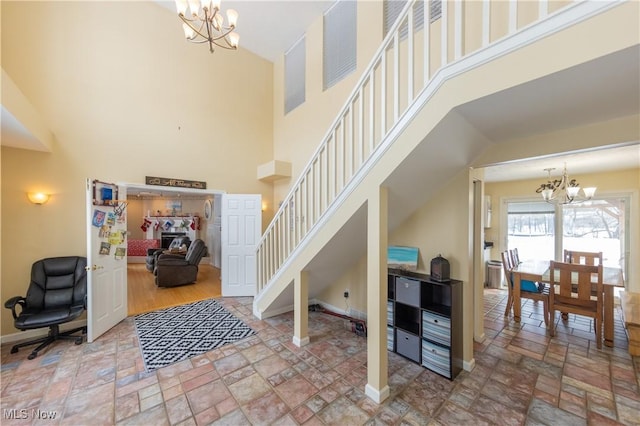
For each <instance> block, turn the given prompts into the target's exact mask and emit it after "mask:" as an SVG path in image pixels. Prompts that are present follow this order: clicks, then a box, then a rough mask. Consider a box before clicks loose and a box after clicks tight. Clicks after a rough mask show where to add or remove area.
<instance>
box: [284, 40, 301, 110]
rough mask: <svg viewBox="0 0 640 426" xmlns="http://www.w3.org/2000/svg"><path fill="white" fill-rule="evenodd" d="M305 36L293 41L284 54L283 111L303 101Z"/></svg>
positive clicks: (293, 107) (292, 108)
mask: <svg viewBox="0 0 640 426" xmlns="http://www.w3.org/2000/svg"><path fill="white" fill-rule="evenodd" d="M305 56H306V47H305V38H304V37H302V38H301V39H300V40H298V41H297V42H295V43H294V44H293V46H291V48H290V49H289V50H288V51H287V52H285V54H284V91H285V94H284V113H285V114H288V113H289V112H290V111H293V110H294V109H295V108H296V107H298V106H299V105H301V104H302V103H304V101H305V82H306V79H305V73H306V67H305Z"/></svg>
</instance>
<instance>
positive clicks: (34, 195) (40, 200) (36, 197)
mask: <svg viewBox="0 0 640 426" xmlns="http://www.w3.org/2000/svg"><path fill="white" fill-rule="evenodd" d="M27 197H29V201H31V202H32V203H33V204H44V203H46V202H47V201H49V194H45V193H42V192H29V193H27Z"/></svg>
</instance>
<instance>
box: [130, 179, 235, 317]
mask: <svg viewBox="0 0 640 426" xmlns="http://www.w3.org/2000/svg"><path fill="white" fill-rule="evenodd" d="M121 186H124V187H126V188H127V201H128V206H127V210H126V214H127V224H128V225H127V237H128V239H130V240H151V239H156V240H158V241H159V242H160V241H161V235H162V231H163V230H165V229H166V231H165V234H166V232H172V231H177V232H179V231H180V230H181V229H182V228H179V227H180V226H184V227H185V228H184V230H186V231H188V233H189V235H190V236H191V237H192V240H193V239H196V238H197V239H202V240H203V241H205V244H206V245H207V248H208V253H207V255H206V256H205V257H204V258H203V260H202V261H201V262H200V265H199V268H198V280H197V282H196V283H193V284H189V285H184V286H177V287H158V286H156V285H155V276H154V274H153V272H150V271H148V270H147V268H146V262H145V259H146V256H128V258H127V305H128V306H127V315H128V316H132V315H137V314H141V313H144V312H150V311H155V310H159V309H165V308H169V307H173V306H177V305H183V304H186V303H192V302H197V301H200V300H204V299H209V298H214V297H220V296H221V281H220V275H221V271H220V263H219V261H216V259H217V257H218V256H219V253H218V252H216V251H215V250H218V251H219V247H220V245H221V243H220V233H219V232H217V233H216V232H214V230H213V229H212V228H213V227H214V226H217V227H218V230H219V223H216V222H215V217H214V215H213V210H214V209H211V206H212V205H215V201H216V199H219V198H220V196H221V194H223V193H224V192H225V191H222V190H197V189H190V188H172V187H164V186H153V185H141V184H127V183H125V184H121ZM207 203H208V206H207ZM176 218H177V219H176ZM181 218H184V219H181ZM193 218H197V222H195V223H194V224H192V223H191V222H192V221H193ZM183 222H184V223H183ZM174 225H175V227H174ZM187 226H188V227H187ZM154 227H155V228H157V229H153V228H154ZM143 228H144V229H143ZM193 228H195V229H193ZM156 237H157V238H156ZM137 254H140V253H137ZM145 254H146V253H145Z"/></svg>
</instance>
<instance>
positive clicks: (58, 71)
mask: <svg viewBox="0 0 640 426" xmlns="http://www.w3.org/2000/svg"><path fill="white" fill-rule="evenodd" d="M25 23H28V26H29V28H38V31H25V30H24V28H25V26H24V25H25ZM1 28H2V68H3V70H4V71H6V73H7V74H8V75H9V76H10V77H11V79H12V80H13V82H14V83H15V85H16V86H17V87H18V88H19V89H20V90H21V91H22V93H23V94H24V96H25V98H26V99H28V101H29V102H30V103H31V105H33V107H34V108H35V109H36V110H37V111H38V113H39V114H40V117H41V118H42V120H43V122H45V123H46V124H47V125H48V126H49V129H50V130H51V132H52V133H53V134H54V135H55V141H54V143H53V144H52V149H51V152H48V153H46V152H36V151H27V150H23V149H15V148H7V147H3V148H2V164H1V165H2V212H1V214H2V216H1V217H2V229H3V234H2V253H3V256H2V272H1V274H2V275H1V277H2V283H1V289H2V298H3V300H6V299H7V298H8V297H10V296H14V295H24V294H25V292H26V289H27V286H28V284H29V274H30V267H31V264H32V263H33V261H35V260H37V259H40V258H43V257H48V256H58V255H82V254H84V253H85V251H86V237H85V226H86V221H85V179H86V178H87V177H92V178H99V179H100V180H103V181H108V182H128V183H143V182H144V178H145V176H147V175H148V176H165V177H174V178H182V179H189V180H200V181H206V182H207V187H208V188H213V189H220V190H225V191H227V192H230V193H260V194H262V196H263V197H264V198H265V199H271V198H272V187H271V186H270V185H268V184H266V183H263V182H260V181H258V180H257V179H256V169H257V166H258V165H259V164H262V163H264V162H266V161H269V160H270V159H271V158H272V157H273V153H272V146H273V141H272V134H273V125H272V123H273V120H272V107H273V93H272V89H273V87H272V82H273V65H272V64H271V63H269V62H267V61H265V60H264V59H262V58H259V57H257V56H255V55H253V54H251V53H249V52H247V51H244V50H242V49H240V51H237V52H230V51H224V50H217V51H216V52H215V53H213V54H210V53H209V52H208V49H207V48H205V47H204V46H202V45H195V44H191V43H188V42H186V41H185V40H184V38H183V36H182V31H181V28H180V25H179V23H178V19H177V18H176V17H175V14H173V13H171V12H170V11H168V10H166V9H165V8H163V7H160V6H158V5H157V4H154V3H153V2H12V1H3V2H2V27H1ZM32 190H43V191H46V192H48V193H50V194H52V197H51V200H50V201H49V203H47V204H46V205H43V206H36V205H32V204H30V203H29V202H28V201H27V198H26V193H27V192H28V191H32ZM132 210H133V209H132ZM270 215H271V213H270V212H264V215H263V216H264V221H265V223H268V221H269V220H270ZM134 222H137V219H134ZM138 225H139V224H138ZM0 318H1V319H2V329H1V332H2V335H5V334H8V333H13V332H15V331H16V330H15V329H14V328H13V325H12V323H13V320H12V318H11V313H10V311H8V310H7V309H3V310H2V316H1V317H0Z"/></svg>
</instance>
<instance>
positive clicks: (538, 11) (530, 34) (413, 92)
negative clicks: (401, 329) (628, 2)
mask: <svg viewBox="0 0 640 426" xmlns="http://www.w3.org/2000/svg"><path fill="white" fill-rule="evenodd" d="M421 3H423V1H422V0H414V1H411V2H408V4H407V5H406V6H405V7H404V9H403V11H402V12H401V14H400V16H399V18H398V19H397V21H396V23H395V24H394V26H393V27H392V28H391V29H390V31H389V32H388V34H387V36H386V37H385V39H384V40H383V42H382V44H381V46H380V47H379V49H378V50H377V52H376V53H375V55H374V57H373V59H372V61H371V62H370V64H369V66H368V67H367V68H366V70H365V71H364V73H363V75H362V77H361V78H360V79H359V81H358V83H357V84H356V86H355V88H354V89H353V91H352V92H351V95H350V96H349V97H348V100H347V102H346V104H345V106H344V107H343V108H342V110H341V111H340V112H339V113H338V114H337V117H336V119H335V120H334V121H333V123H332V125H331V126H330V128H329V130H328V131H327V133H326V135H325V136H324V138H323V139H322V141H321V143H320V145H319V146H318V148H317V150H316V151H315V153H314V154H313V156H312V158H311V160H310V161H309V163H308V164H307V166H306V168H305V169H304V170H303V171H302V173H300V176H299V177H298V179H297V181H296V182H295V184H294V185H293V186H292V187H291V189H290V191H289V193H288V195H287V197H286V198H285V200H284V202H283V203H282V205H281V207H280V209H279V210H278V211H277V213H276V214H275V216H274V218H273V220H272V222H271V224H270V225H269V226H268V228H267V230H266V231H265V233H264V235H263V236H262V239H261V241H260V243H259V247H258V250H257V260H258V278H257V280H258V293H257V296H256V297H255V299H254V307H253V309H254V315H256V316H257V317H259V318H265V317H268V316H272V315H276V314H279V313H282V312H286V311H290V310H292V309H293V285H291V283H292V281H293V280H294V279H295V277H296V276H298V274H299V273H300V271H302V270H305V271H309V298H313V297H315V296H316V295H318V294H319V293H320V292H321V291H322V290H324V289H325V288H326V287H328V286H330V285H331V284H332V283H334V282H335V280H336V279H337V278H339V277H340V276H341V275H342V274H344V272H345V271H347V270H348V269H349V268H351V267H353V266H354V264H355V263H357V262H358V260H359V259H361V258H362V257H363V256H364V255H365V253H366V250H367V248H366V244H367V242H366V235H367V229H366V221H367V212H366V210H367V209H366V204H367V200H368V197H369V196H370V188H378V187H380V186H387V187H390V188H391V189H392V190H391V191H390V200H389V228H390V229H393V227H395V226H397V225H398V224H400V223H401V222H402V221H404V220H405V219H406V218H407V217H408V216H409V215H410V214H411V213H413V212H414V211H415V210H416V209H417V208H419V207H420V206H421V205H422V204H424V203H425V202H426V201H427V200H428V199H429V198H430V197H432V196H433V194H434V193H435V192H436V191H437V189H438V187H439V186H444V185H445V184H446V183H447V182H448V181H449V180H450V179H452V178H453V177H454V176H455V175H456V174H457V173H459V172H460V171H461V170H464V169H466V168H467V167H469V165H470V164H471V162H472V160H473V159H474V158H476V157H477V156H478V155H480V153H481V152H482V151H483V150H484V149H486V148H487V147H488V146H489V145H490V144H491V142H490V141H489V140H487V139H486V138H484V137H483V136H482V135H481V134H479V133H478V132H477V131H476V130H475V129H474V128H472V127H471V126H470V125H468V124H467V123H466V121H465V120H461V119H459V117H457V115H456V114H455V112H454V113H452V111H453V110H454V109H455V107H457V106H458V105H462V104H463V103H464V102H470V101H472V100H474V97H475V98H477V97H480V96H483V93H481V92H480V91H478V93H473V94H461V93H457V92H453V91H452V89H448V90H445V89H446V88H447V87H448V86H451V85H454V83H455V82H456V81H457V80H459V79H462V78H463V77H464V75H465V74H466V73H470V72H473V71H474V70H477V69H479V68H481V67H483V66H485V65H486V64H488V63H491V62H492V61H495V60H497V59H500V58H502V57H504V56H505V55H508V54H510V53H512V52H514V51H516V50H518V49H522V48H523V47H525V46H527V45H530V44H533V43H536V42H537V41H539V40H542V39H543V38H545V37H547V36H549V35H550V34H554V33H555V32H558V31H560V30H562V29H565V28H568V27H570V26H572V25H575V24H576V23H579V22H581V21H583V20H585V19H588V18H589V17H592V16H594V15H596V14H598V13H601V12H602V11H605V10H607V9H609V8H612V7H615V6H616V5H617V4H619V3H616V2H599V1H592V2H567V3H561V6H560V8H559V9H554V10H551V8H552V5H554V6H553V7H558V6H556V4H557V3H556V2H554V3H551V2H548V1H546V0H537V7H536V8H532V7H531V5H530V4H531V3H532V2H530V1H529V2H525V1H522V0H521V1H509V2H504V1H503V2H495V1H491V0H483V1H482V2H479V1H474V2H463V1H461V0H460V1H457V0H456V1H448V2H447V1H445V2H442V3H441V16H440V17H439V18H437V17H432V16H430V14H431V11H430V8H429V7H427V6H428V5H429V2H428V1H427V2H425V3H424V7H421V6H423V5H422V4H421ZM498 3H499V5H498V6H497V4H498ZM525 3H528V5H526V7H523V5H524V4H525ZM492 8H496V9H498V8H502V10H501V12H502V13H495V10H493V9H492ZM472 9H473V13H471V10H472ZM465 10H466V11H468V12H469V13H465ZM472 17H477V19H476V20H474V19H472ZM501 17H502V18H503V19H501ZM434 18H437V19H434ZM424 22H427V23H429V22H430V24H429V25H428V26H429V27H430V31H424V26H423V24H422V23H424ZM471 40H473V41H471ZM473 43H477V46H476V47H475V48H473V47H470V46H471V45H472V44H473ZM487 86H488V87H487V88H486V90H487V91H488V94H491V90H494V91H496V90H499V89H491V88H490V85H489V84H488V85H487ZM443 93H445V94H446V95H447V96H444V95H443ZM452 93H455V96H452ZM434 104H435V105H437V106H438V107H437V108H435V107H433V106H434ZM452 143H455V149H452ZM425 182H428V183H425ZM416 183H420V187H421V188H420V189H421V190H420V191H416ZM395 205H401V206H402V208H401V209H398V208H392V207H391V206H395Z"/></svg>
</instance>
